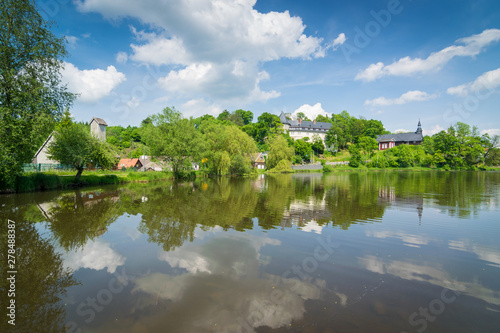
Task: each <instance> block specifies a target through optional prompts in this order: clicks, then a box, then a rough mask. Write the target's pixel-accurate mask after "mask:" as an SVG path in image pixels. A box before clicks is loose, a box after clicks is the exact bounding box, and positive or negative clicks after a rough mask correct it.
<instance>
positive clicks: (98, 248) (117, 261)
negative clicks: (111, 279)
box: [64, 239, 126, 274]
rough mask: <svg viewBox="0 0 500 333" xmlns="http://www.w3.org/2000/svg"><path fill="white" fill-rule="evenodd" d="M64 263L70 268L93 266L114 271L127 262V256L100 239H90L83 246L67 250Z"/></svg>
mask: <svg viewBox="0 0 500 333" xmlns="http://www.w3.org/2000/svg"><path fill="white" fill-rule="evenodd" d="M64 256H65V260H64V263H65V264H66V266H68V268H70V269H73V270H75V271H76V270H78V269H80V268H91V269H95V270H101V269H105V268H106V269H107V271H108V273H111V274H112V273H114V272H115V271H116V268H117V267H118V266H122V265H123V264H124V263H125V260H126V258H125V257H124V256H122V255H121V254H119V253H117V252H116V251H115V250H113V249H112V248H111V247H110V244H109V243H105V242H103V241H102V240H100V239H97V240H95V241H92V240H91V241H89V242H87V244H85V246H84V247H83V248H81V249H80V250H76V251H70V252H67V253H66V254H65V255H64Z"/></svg>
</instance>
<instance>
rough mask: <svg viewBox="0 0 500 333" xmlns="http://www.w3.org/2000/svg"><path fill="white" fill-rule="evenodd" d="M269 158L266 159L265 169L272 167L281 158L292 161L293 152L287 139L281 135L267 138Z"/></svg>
mask: <svg viewBox="0 0 500 333" xmlns="http://www.w3.org/2000/svg"><path fill="white" fill-rule="evenodd" d="M268 144H269V158H268V159H267V169H272V168H274V167H276V165H278V163H279V162H280V161H281V160H287V161H290V162H291V161H292V157H293V155H294V153H295V149H294V147H293V146H291V147H290V146H289V145H288V141H287V140H286V139H285V138H284V137H283V136H282V135H276V136H275V137H272V138H271V139H269V142H268Z"/></svg>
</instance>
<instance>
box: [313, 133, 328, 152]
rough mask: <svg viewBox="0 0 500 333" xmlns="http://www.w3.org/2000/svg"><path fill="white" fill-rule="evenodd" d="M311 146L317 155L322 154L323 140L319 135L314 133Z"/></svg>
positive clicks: (323, 149)
mask: <svg viewBox="0 0 500 333" xmlns="http://www.w3.org/2000/svg"><path fill="white" fill-rule="evenodd" d="M311 148H312V150H313V151H314V153H315V154H317V155H319V154H323V152H324V151H325V145H324V144H323V140H321V138H320V137H319V135H317V134H316V135H314V136H313V143H312V146H311Z"/></svg>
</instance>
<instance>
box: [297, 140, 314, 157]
mask: <svg viewBox="0 0 500 333" xmlns="http://www.w3.org/2000/svg"><path fill="white" fill-rule="evenodd" d="M295 154H297V155H298V156H300V157H301V158H302V160H304V161H305V162H310V161H311V158H312V154H313V150H312V145H311V144H310V143H309V142H307V141H305V140H304V139H299V140H297V141H295Z"/></svg>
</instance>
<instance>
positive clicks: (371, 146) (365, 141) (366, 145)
mask: <svg viewBox="0 0 500 333" xmlns="http://www.w3.org/2000/svg"><path fill="white" fill-rule="evenodd" d="M357 145H358V148H359V149H360V150H361V151H362V152H363V154H364V155H365V162H366V157H368V156H369V157H372V156H373V155H374V153H375V151H376V150H377V149H378V143H377V140H375V139H374V138H372V137H369V136H362V137H361V138H359V140H358V143H357Z"/></svg>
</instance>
